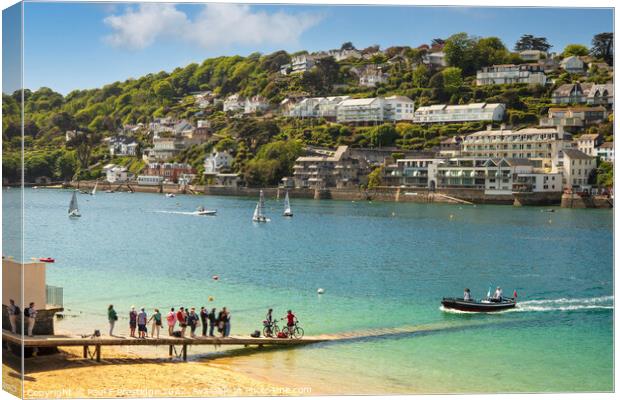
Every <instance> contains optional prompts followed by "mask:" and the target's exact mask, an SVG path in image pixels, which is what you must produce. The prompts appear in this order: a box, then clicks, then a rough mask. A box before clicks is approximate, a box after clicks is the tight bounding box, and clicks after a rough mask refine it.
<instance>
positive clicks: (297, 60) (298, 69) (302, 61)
mask: <svg viewBox="0 0 620 400" xmlns="http://www.w3.org/2000/svg"><path fill="white" fill-rule="evenodd" d="M314 64H315V59H314V57H313V56H311V55H310V54H305V53H304V54H299V55H297V56H294V57H292V58H291V64H290V69H291V73H292V74H298V73H302V72H306V71H310V69H311V68H312V67H314Z"/></svg>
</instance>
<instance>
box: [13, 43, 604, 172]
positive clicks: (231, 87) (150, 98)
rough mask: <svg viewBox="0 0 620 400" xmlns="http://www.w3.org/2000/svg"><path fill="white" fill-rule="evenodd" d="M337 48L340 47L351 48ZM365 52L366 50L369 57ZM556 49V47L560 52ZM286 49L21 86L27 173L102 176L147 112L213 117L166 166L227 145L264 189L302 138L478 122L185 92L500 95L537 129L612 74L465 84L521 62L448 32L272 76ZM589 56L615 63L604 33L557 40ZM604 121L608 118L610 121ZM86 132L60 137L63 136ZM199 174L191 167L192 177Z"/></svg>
mask: <svg viewBox="0 0 620 400" xmlns="http://www.w3.org/2000/svg"><path fill="white" fill-rule="evenodd" d="M352 46H353V44H352V43H345V44H343V48H347V47H352ZM436 46H443V51H444V53H445V54H446V60H447V62H448V67H446V68H443V69H431V68H429V67H428V66H427V65H425V64H423V63H422V58H423V56H424V53H425V52H426V51H428V48H429V47H430V48H432V47H436ZM550 48H551V45H550V44H549V43H547V40H546V39H545V38H539V37H534V36H532V35H523V36H522V38H521V39H520V40H519V41H518V42H517V43H516V44H515V46H514V50H515V51H521V50H526V49H537V50H544V51H547V50H549V49H550ZM373 50H376V47H375V48H372V47H371V48H368V49H364V50H363V52H372V51H373ZM558 53H559V52H558ZM293 55H295V54H288V53H286V52H284V51H278V52H275V53H272V54H267V55H263V54H259V53H254V54H250V55H249V56H247V57H241V56H227V57H218V58H211V59H207V60H205V61H203V62H202V63H201V64H196V63H194V64H190V65H187V66H185V67H183V68H181V67H179V68H176V69H175V70H174V71H172V72H164V71H161V72H158V73H152V74H148V75H145V76H142V77H139V78H136V79H133V78H132V79H127V80H125V81H124V82H114V83H111V84H108V85H105V86H103V87H101V88H98V89H91V90H75V91H72V92H70V93H68V94H67V95H66V96H63V95H61V94H59V93H56V92H54V91H53V90H52V89H50V88H47V87H43V88H40V89H38V90H36V91H32V90H28V89H26V90H24V92H23V96H24V115H25V121H24V136H23V146H24V149H25V153H24V159H25V171H24V174H25V177H26V180H30V181H31V180H33V179H34V178H36V177H38V176H49V177H53V178H55V179H62V180H68V179H72V178H75V177H76V176H77V177H79V178H81V179H88V178H96V177H99V176H100V171H101V167H102V166H103V165H104V164H105V163H107V162H110V161H111V160H110V155H109V154H108V151H107V149H106V147H105V146H104V145H103V144H102V139H103V138H105V137H107V136H112V135H115V134H116V133H117V132H118V130H119V129H120V128H121V127H122V126H123V125H125V124H136V123H139V122H142V123H147V122H149V121H151V120H152V119H153V118H156V117H164V116H172V117H175V118H178V119H181V118H185V119H187V120H189V121H191V122H193V123H195V121H196V120H198V119H208V120H210V122H211V125H212V129H213V131H214V135H213V137H212V139H211V140H209V141H208V142H207V143H204V144H201V145H197V146H193V147H190V148H188V149H187V150H185V151H184V152H182V153H181V154H180V155H179V156H178V157H177V160H176V161H186V162H189V163H191V164H192V165H193V166H194V167H196V168H197V169H198V171H199V173H201V172H202V168H203V167H202V163H203V160H204V157H205V155H206V154H207V153H208V152H209V151H211V149H212V148H213V147H214V146H215V147H216V148H218V149H228V150H230V151H231V153H232V154H233V155H234V157H235V170H236V171H238V172H240V173H242V174H243V175H244V177H245V179H246V181H248V182H249V183H251V184H273V183H277V182H278V180H279V179H280V178H281V177H282V176H285V175H288V174H290V173H291V168H292V165H293V162H294V160H295V158H296V157H297V156H299V155H300V154H302V152H303V148H304V145H317V146H329V147H332V146H336V145H339V144H347V145H351V146H356V147H371V146H372V147H377V146H398V147H401V148H403V149H430V148H433V147H435V146H437V145H438V144H439V142H440V141H441V140H442V139H444V138H446V137H450V136H453V135H456V134H466V133H470V132H475V131H477V130H480V129H482V128H483V127H484V124H483V123H463V124H446V125H430V126H423V125H416V124H410V123H398V124H384V125H380V126H365V127H359V126H357V127H353V126H344V125H340V124H336V123H330V122H327V121H324V120H320V119H318V120H317V119H315V120H309V119H306V120H297V119H292V118H286V117H282V116H278V115H277V114H276V113H271V112H268V113H266V114H265V115H257V116H252V117H243V118H239V117H235V116H232V115H227V114H225V113H223V112H222V109H221V104H220V105H219V106H216V107H211V108H208V109H206V110H201V109H199V108H198V107H197V105H196V104H195V102H194V101H195V100H194V97H193V96H192V95H191V93H193V92H198V91H207V90H208V91H212V92H213V93H214V94H215V95H217V96H218V97H220V98H224V97H226V96H227V95H230V94H233V93H239V94H240V95H242V96H253V95H262V96H264V97H265V98H266V99H267V100H269V102H270V103H271V104H273V105H274V107H275V106H277V104H279V102H280V101H281V100H283V99H284V98H286V97H288V96H326V95H340V94H347V95H351V96H352V97H374V96H389V95H404V96H408V97H410V98H411V99H413V100H414V101H415V104H416V108H417V107H419V106H424V105H430V104H442V103H448V104H466V103H470V102H499V103H505V104H506V107H507V113H506V121H505V122H506V123H508V124H510V125H512V126H513V127H520V126H527V125H536V124H537V122H538V119H539V117H541V116H544V115H545V114H546V113H547V110H548V108H549V107H550V106H551V102H550V96H551V93H552V91H553V90H554V89H555V88H556V87H558V86H559V85H561V84H563V83H570V82H574V81H582V82H586V81H587V82H596V83H605V82H609V81H611V80H612V76H611V75H610V74H609V73H608V72H604V71H598V70H593V71H589V73H588V74H587V75H581V76H576V75H570V74H568V73H566V72H562V71H559V72H557V73H552V74H549V75H548V80H549V81H553V82H554V83H553V84H548V85H547V86H545V87H542V86H538V87H533V86H527V85H494V86H483V87H477V86H475V74H476V71H477V70H478V69H480V68H481V67H484V66H489V65H493V64H502V63H522V62H523V61H522V60H521V59H520V58H519V56H518V53H516V52H512V51H510V50H509V49H508V48H507V47H506V45H505V44H504V43H503V42H502V41H501V40H500V39H499V38H497V37H484V38H480V37H472V36H470V35H468V34H466V33H458V34H455V35H452V36H450V37H449V38H447V39H445V40H444V39H434V40H433V41H432V43H431V45H430V46H421V47H419V48H414V47H409V46H394V47H390V48H387V49H384V50H383V51H382V52H379V53H376V54H375V55H374V56H372V57H371V58H369V59H349V60H345V61H341V62H336V61H335V60H334V59H333V58H325V59H321V60H319V61H318V62H317V64H316V67H315V68H313V69H312V70H311V71H307V72H304V73H303V74H295V75H282V74H281V73H280V66H281V65H283V64H286V63H288V62H290V60H291V56H293ZM567 55H589V56H591V57H592V58H593V59H594V60H600V61H605V62H607V63H608V64H609V65H613V34H611V33H602V34H599V35H596V36H595V37H594V38H593V40H592V45H591V47H590V48H588V47H585V46H582V45H577V44H575V45H569V46H567V47H566V48H565V49H564V50H563V51H562V52H561V54H558V57H564V56H567ZM363 64H382V65H384V66H385V71H386V72H387V73H388V74H389V82H387V83H386V84H382V85H378V86H377V87H374V88H367V87H361V86H359V85H358V79H357V77H356V75H355V74H353V73H352V72H351V69H352V68H353V67H356V66H361V65H363ZM21 96H22V92H21V91H18V92H15V93H13V94H3V95H2V99H3V101H2V114H3V122H2V138H3V163H2V167H3V173H4V177H5V178H8V179H10V180H16V179H18V177H19V175H20V173H21V172H20V149H21V147H22V135H21V124H20V120H21V117H20V115H21V108H20V106H21ZM611 118H613V116H612V117H611ZM611 118H610V122H609V123H604V124H602V125H600V126H597V127H591V128H589V129H590V131H592V132H595V131H598V132H600V133H601V134H603V135H604V136H605V138H606V140H608V141H611V140H613V133H612V122H611ZM74 129H77V130H79V131H82V132H84V134H83V135H79V136H78V137H76V138H75V139H73V140H71V141H69V142H66V141H65V132H66V131H67V130H74ZM137 139H138V140H139V142H140V144H141V147H142V148H145V147H148V146H149V145H150V140H151V138H150V137H149V133H148V132H147V131H146V130H145V131H143V132H139V133H138V135H137ZM113 162H115V163H118V164H122V165H127V166H128V167H129V168H130V169H131V170H132V171H133V172H138V171H139V170H140V169H141V168H142V167H143V166H144V164H143V162H142V161H141V159H140V155H138V156H137V157H125V158H115V159H114V160H113ZM200 175H201V174H200Z"/></svg>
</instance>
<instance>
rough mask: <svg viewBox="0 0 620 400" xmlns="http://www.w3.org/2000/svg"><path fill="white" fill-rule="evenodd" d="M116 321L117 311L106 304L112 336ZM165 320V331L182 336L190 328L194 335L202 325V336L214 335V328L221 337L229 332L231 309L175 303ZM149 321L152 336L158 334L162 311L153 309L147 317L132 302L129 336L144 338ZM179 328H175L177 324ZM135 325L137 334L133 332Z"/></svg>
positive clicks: (191, 333)
mask: <svg viewBox="0 0 620 400" xmlns="http://www.w3.org/2000/svg"><path fill="white" fill-rule="evenodd" d="M116 321H118V314H117V313H116V310H115V309H114V305H112V304H110V305H109V306H108V322H109V324H110V331H109V333H110V336H114V327H115V325H116ZM166 323H167V325H168V335H170V336H179V337H185V334H186V332H187V328H189V332H190V336H191V337H196V330H197V329H198V327H199V326H202V336H207V333H208V335H209V336H214V333H215V330H216V329H217V332H218V333H219V334H221V336H222V337H226V336H230V311H228V309H227V308H226V307H224V308H222V310H220V312H219V313H218V312H217V310H216V309H215V308H212V309H211V311H209V310H207V309H206V308H205V307H200V311H199V312H196V308H195V307H191V308H189V307H180V308H179V309H178V310H177V311H175V309H174V307H173V308H171V309H170V312H169V313H168V314H167V315H166ZM149 324H151V337H152V338H159V332H160V330H161V327H162V325H163V318H162V314H161V312H160V311H159V309H157V308H155V309H153V314H151V316H150V317H149V316H148V315H147V313H146V311H145V309H144V307H142V308H140V311H136V308H135V306H131V309H130V311H129V336H130V337H134V338H135V337H137V338H140V339H146V337H147V334H148V329H147V325H149ZM177 324H178V326H179V328H180V329H179V330H178V331H175V328H176V326H177ZM136 328H137V330H138V336H136Z"/></svg>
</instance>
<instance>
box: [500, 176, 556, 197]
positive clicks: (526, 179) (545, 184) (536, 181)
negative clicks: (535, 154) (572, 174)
mask: <svg viewBox="0 0 620 400" xmlns="http://www.w3.org/2000/svg"><path fill="white" fill-rule="evenodd" d="M512 190H513V192H534V193H538V192H561V191H562V173H561V172H550V173H549V172H531V173H520V174H518V175H517V177H516V179H515V180H514V183H513V187H512Z"/></svg>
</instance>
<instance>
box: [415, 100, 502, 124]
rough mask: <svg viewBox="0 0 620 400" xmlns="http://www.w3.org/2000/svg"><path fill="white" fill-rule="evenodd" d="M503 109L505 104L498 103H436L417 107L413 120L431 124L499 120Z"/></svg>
mask: <svg viewBox="0 0 620 400" xmlns="http://www.w3.org/2000/svg"><path fill="white" fill-rule="evenodd" d="M505 111H506V106H505V105H504V104H499V103H494V104H487V103H472V104H465V105H455V106H449V105H446V104H437V105H433V106H425V107H420V108H418V109H417V110H416V111H415V114H414V117H413V122H417V123H426V124H433V123H441V122H467V121H501V120H502V119H503V118H504V112H505Z"/></svg>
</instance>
